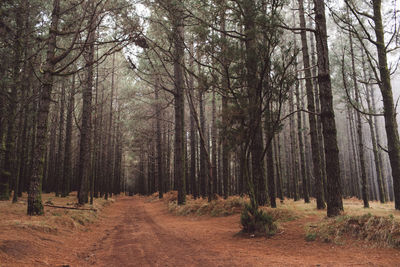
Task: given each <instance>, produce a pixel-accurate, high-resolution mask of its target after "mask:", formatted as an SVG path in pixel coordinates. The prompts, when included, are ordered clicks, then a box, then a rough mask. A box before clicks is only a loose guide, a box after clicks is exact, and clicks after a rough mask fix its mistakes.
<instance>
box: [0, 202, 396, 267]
mask: <svg viewBox="0 0 400 267" xmlns="http://www.w3.org/2000/svg"><path fill="white" fill-rule="evenodd" d="M148 200H149V199H148V198H144V197H121V198H119V199H118V200H117V201H116V202H115V203H114V204H112V205H110V206H108V207H106V208H104V210H103V211H102V213H101V218H100V219H99V220H98V221H97V222H96V223H94V224H93V225H90V226H88V227H87V229H88V230H87V231H86V232H83V231H77V230H74V231H67V230H64V231H58V232H57V233H43V232H37V231H34V230H25V229H24V230H21V229H14V228H12V227H8V228H5V229H0V266H1V267H3V266H32V265H34V266H63V265H69V266H91V265H92V266H364V265H370V266H400V257H399V256H400V251H399V250H396V249H389V248H371V247H367V246H365V245H363V244H362V243H360V242H356V241H349V242H346V244H345V245H335V244H332V243H323V242H320V241H314V242H307V241H305V238H304V237H305V234H304V232H305V231H304V228H305V224H306V223H308V222H310V221H313V220H315V218H312V217H305V218H301V219H298V220H294V221H291V222H287V223H282V224H281V225H280V226H281V229H282V231H281V233H279V234H277V235H275V236H274V237H272V238H270V239H265V238H243V237H239V236H237V235H235V234H236V233H238V232H239V230H240V225H239V215H233V216H229V217H223V218H214V217H208V216H201V217H181V216H175V215H172V214H170V213H169V212H168V211H167V208H166V206H165V204H164V202H162V201H158V200H156V201H152V202H149V201H148Z"/></svg>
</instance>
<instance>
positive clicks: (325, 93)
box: [314, 0, 343, 217]
mask: <svg viewBox="0 0 400 267" xmlns="http://www.w3.org/2000/svg"><path fill="white" fill-rule="evenodd" d="M314 10H315V24H316V33H315V38H316V42H317V55H318V84H319V90H320V92H319V94H320V101H321V122H322V129H323V136H324V145H325V165H326V175H327V191H328V195H327V206H328V208H327V215H328V217H332V216H337V215H339V214H340V213H341V211H343V202H342V189H341V185H340V165H339V148H338V144H337V136H336V125H335V113H334V111H333V103H332V102H333V97H332V88H331V77H330V70H329V54H328V36H327V31H326V19H325V3H324V1H323V0H314Z"/></svg>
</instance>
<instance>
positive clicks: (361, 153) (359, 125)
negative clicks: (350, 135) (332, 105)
mask: <svg viewBox="0 0 400 267" xmlns="http://www.w3.org/2000/svg"><path fill="white" fill-rule="evenodd" d="M349 41H350V55H351V67H352V76H353V77H352V78H353V86H354V93H355V97H356V99H355V100H356V103H359V104H361V99H360V93H359V90H358V83H357V77H356V67H355V63H354V50H353V39H352V36H351V33H350V34H349ZM343 67H344V66H343ZM345 79H346V77H345V76H343V82H345ZM356 116H357V135H358V153H359V157H360V167H361V191H362V199H363V202H364V208H369V203H368V184H367V174H366V166H365V155H364V145H363V141H364V140H363V131H362V122H361V114H360V112H357V113H356Z"/></svg>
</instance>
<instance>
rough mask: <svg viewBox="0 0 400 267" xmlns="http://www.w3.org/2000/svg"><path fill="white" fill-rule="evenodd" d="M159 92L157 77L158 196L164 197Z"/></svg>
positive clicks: (155, 93) (155, 92)
mask: <svg viewBox="0 0 400 267" xmlns="http://www.w3.org/2000/svg"><path fill="white" fill-rule="evenodd" d="M158 93H159V80H158V77H157V78H156V87H155V90H154V96H155V101H156V120H157V121H156V132H157V133H156V135H157V136H156V138H157V178H158V179H157V180H158V198H163V193H164V174H163V170H164V167H163V153H162V152H163V151H162V141H161V116H162V115H161V104H160V99H159V96H158Z"/></svg>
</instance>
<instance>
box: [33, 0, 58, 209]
mask: <svg viewBox="0 0 400 267" xmlns="http://www.w3.org/2000/svg"><path fill="white" fill-rule="evenodd" d="M59 12H60V0H54V1H53V11H52V15H51V24H50V30H49V37H48V40H47V55H46V63H45V66H44V68H43V72H44V74H43V78H42V91H41V93H40V97H39V98H40V100H39V108H38V117H37V125H36V142H35V148H34V151H33V155H32V158H33V161H32V168H31V169H32V172H31V177H30V185H29V192H28V209H27V213H28V215H41V214H43V204H42V178H43V167H44V162H43V158H44V157H45V153H46V139H47V121H48V114H49V110H50V102H51V91H52V88H53V75H52V72H53V70H54V68H55V64H56V63H55V62H54V60H53V59H54V56H55V49H56V37H57V35H56V33H57V28H58V22H59Z"/></svg>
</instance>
